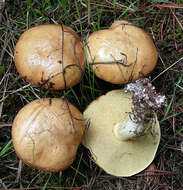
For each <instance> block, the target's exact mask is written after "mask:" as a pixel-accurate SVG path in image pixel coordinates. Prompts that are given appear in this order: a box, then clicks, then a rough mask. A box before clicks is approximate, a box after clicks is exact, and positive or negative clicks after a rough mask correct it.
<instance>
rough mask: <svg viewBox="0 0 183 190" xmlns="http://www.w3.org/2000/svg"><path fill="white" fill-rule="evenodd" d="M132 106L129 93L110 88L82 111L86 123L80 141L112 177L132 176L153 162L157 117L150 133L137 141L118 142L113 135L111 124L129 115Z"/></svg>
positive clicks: (157, 142) (155, 147) (156, 141)
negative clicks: (81, 140)
mask: <svg viewBox="0 0 183 190" xmlns="http://www.w3.org/2000/svg"><path fill="white" fill-rule="evenodd" d="M131 106H132V99H131V95H130V94H126V93H123V92H122V90H113V91H110V92H108V93H107V94H106V95H103V96H101V97H99V98H98V99H97V100H95V101H93V102H92V103H91V104H90V105H89V106H88V107H87V109H86V110H85V111H84V118H85V120H86V121H88V122H89V126H88V129H87V130H86V132H85V136H84V139H83V144H84V146H86V147H87V148H88V149H89V150H90V151H91V154H92V156H93V159H94V160H95V162H96V163H97V164H98V165H99V166H100V167H101V168H103V169H104V170H105V171H106V172H107V173H109V174H112V175H115V176H124V177H125V176H132V175H134V174H136V173H138V172H140V171H142V170H144V169H145V168H146V167H147V166H148V165H149V164H150V163H151V162H152V161H153V159H154V156H155V153H156V151H157V148H158V145H159V141H160V127H159V123H158V121H157V120H156V124H155V125H154V126H153V130H152V131H153V134H151V133H148V134H146V135H145V136H142V137H139V138H137V139H136V140H128V141H121V140H119V139H118V138H117V137H116V136H115V135H114V133H113V128H114V126H115V125H116V124H117V123H119V122H123V121H124V120H126V119H127V117H129V112H130V111H131Z"/></svg>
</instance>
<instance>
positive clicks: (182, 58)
mask: <svg viewBox="0 0 183 190" xmlns="http://www.w3.org/2000/svg"><path fill="white" fill-rule="evenodd" d="M182 60H183V57H181V58H180V59H179V60H177V61H176V62H175V63H173V64H172V65H170V66H169V67H168V68H166V69H165V70H164V71H162V72H161V73H160V74H159V75H158V76H156V77H155V78H154V79H152V82H153V81H155V80H156V79H157V78H158V77H160V76H161V75H162V74H164V73H165V72H166V71H168V70H169V69H170V68H172V67H173V66H175V65H176V64H177V63H178V62H180V61H182Z"/></svg>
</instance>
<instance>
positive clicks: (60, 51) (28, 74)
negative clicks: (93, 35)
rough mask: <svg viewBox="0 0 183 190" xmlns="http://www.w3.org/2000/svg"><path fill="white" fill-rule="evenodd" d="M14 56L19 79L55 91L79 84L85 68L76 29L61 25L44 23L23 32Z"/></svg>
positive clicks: (81, 46) (82, 51)
mask: <svg viewBox="0 0 183 190" xmlns="http://www.w3.org/2000/svg"><path fill="white" fill-rule="evenodd" d="M14 56H15V65H16V68H17V70H18V72H19V74H20V76H21V77H22V78H24V79H26V80H28V81H29V82H31V83H34V84H35V85H42V86H44V87H45V88H51V89H56V90H59V89H65V88H68V87H72V86H74V85H76V84H77V83H79V81H80V80H81V77H82V75H83V72H84V68H85V55H84V49H83V44H82V42H81V40H80V38H79V36H78V35H77V34H76V32H75V31H74V30H73V29H71V28H70V27H68V26H64V25H63V26H61V25H57V24H45V25H40V26H36V27H33V28H31V29H29V30H27V31H25V32H24V33H23V34H22V35H21V37H20V39H19V40H18V42H17V44H16V46H15V52H14Z"/></svg>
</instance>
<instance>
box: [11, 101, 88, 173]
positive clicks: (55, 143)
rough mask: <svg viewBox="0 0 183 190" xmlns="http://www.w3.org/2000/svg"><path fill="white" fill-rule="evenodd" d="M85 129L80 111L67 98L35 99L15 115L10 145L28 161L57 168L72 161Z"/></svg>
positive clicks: (54, 170)
mask: <svg viewBox="0 0 183 190" xmlns="http://www.w3.org/2000/svg"><path fill="white" fill-rule="evenodd" d="M71 115H72V117H71ZM84 130H85V124H84V120H83V116H82V114H81V113H80V111H79V110H78V109H77V108H76V107H74V106H73V105H72V104H70V103H69V102H67V101H66V100H62V99H58V98H53V99H40V100H35V101H33V102H31V103H29V104H27V105H26V106H25V107H23V108H22V109H21V110H20V111H19V113H18V114H17V116H16V117H15V119H14V122H13V127H12V139H13V146H14V149H15V151H16V153H17V155H18V157H19V158H20V159H21V160H22V161H23V162H25V163H26V164H27V165H29V166H31V167H34V168H37V169H40V170H44V171H49V172H56V171H60V170H63V169H65V168H67V167H69V166H70V165H71V164H72V162H73V161H74V159H75V156H76V152H77V148H78V145H79V144H80V142H81V140H82V136H83V133H84Z"/></svg>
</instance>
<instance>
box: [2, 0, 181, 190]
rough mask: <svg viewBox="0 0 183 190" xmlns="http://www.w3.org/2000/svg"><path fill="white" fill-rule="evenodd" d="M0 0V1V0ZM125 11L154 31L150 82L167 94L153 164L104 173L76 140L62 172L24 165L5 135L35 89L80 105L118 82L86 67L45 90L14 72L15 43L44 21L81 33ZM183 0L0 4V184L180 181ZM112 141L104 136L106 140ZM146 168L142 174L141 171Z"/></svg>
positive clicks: (135, 185) (160, 185)
mask: <svg viewBox="0 0 183 190" xmlns="http://www.w3.org/2000/svg"><path fill="white" fill-rule="evenodd" d="M0 2H2V1H0ZM117 19H126V20H128V21H130V22H132V23H134V24H135V25H137V26H139V27H141V28H143V29H144V30H145V31H146V32H148V33H149V35H150V36H151V37H152V38H153V40H154V43H155V45H156V47H157V50H158V53H159V59H158V64H157V66H156V68H155V69H154V71H153V72H152V74H151V79H152V81H153V85H154V86H155V87H156V89H157V91H158V92H162V93H163V94H165V95H166V97H167V99H168V106H167V108H162V109H161V110H160V111H159V112H158V117H159V120H160V124H161V132H162V137H161V143H160V146H159V149H158V153H157V155H156V158H155V160H154V162H153V164H154V165H152V166H151V170H152V172H151V173H150V174H148V173H147V171H143V172H141V173H140V174H137V175H135V176H133V177H130V178H117V177H114V176H111V175H109V174H106V173H105V172H104V171H103V170H102V169H100V168H99V167H98V166H97V165H96V164H95V163H94V162H93V160H92V158H91V157H90V153H89V151H88V150H87V149H85V148H84V147H83V146H82V145H81V146H80V147H79V150H78V154H77V157H76V160H75V161H74V163H73V164H72V166H71V167H69V168H68V169H67V170H65V171H63V172H60V173H45V172H42V171H38V170H36V169H32V168H30V167H28V166H26V165H24V164H23V163H22V162H21V161H20V160H19V159H18V158H17V156H16V154H15V151H14V149H13V146H12V141H11V126H12V122H13V119H14V117H15V115H16V114H17V112H18V111H19V110H20V109H21V108H22V107H23V106H24V105H25V104H27V103H28V102H30V101H32V100H34V99H37V98H38V97H41V98H43V97H62V96H65V97H66V98H67V99H68V100H69V101H70V102H72V103H73V104H74V105H76V106H77V107H78V108H79V109H80V110H81V111H83V110H84V109H85V107H86V106H87V105H88V104H89V103H90V102H91V101H92V100H94V99H96V98H97V97H98V96H100V95H101V94H104V93H105V92H107V91H109V90H112V89H117V88H123V85H112V84H109V83H106V82H103V81H101V80H99V79H98V78H96V77H95V76H94V74H93V73H92V72H91V70H90V69H89V67H87V69H86V72H85V75H84V77H83V80H82V81H81V83H80V84H78V85H76V86H75V87H73V88H70V89H67V90H64V91H52V90H45V89H42V88H39V87H36V86H34V85H32V84H29V83H28V82H26V81H25V80H23V79H21V78H19V76H18V73H17V71H16V69H15V65H14V59H13V58H14V57H13V56H14V46H15V44H16V42H17V40H18V39H19V37H20V35H21V34H22V33H23V31H25V30H26V29H28V28H30V27H33V26H36V25H40V24H45V23H58V24H65V25H68V26H70V27H72V28H73V29H74V30H75V31H76V32H77V33H78V34H79V35H80V36H81V38H82V40H83V41H85V40H86V36H87V35H89V34H90V33H91V32H93V31H96V30H100V29H105V28H108V27H109V26H110V25H111V24H112V23H113V22H114V20H117ZM182 81H183V1H182V0H177V1H174V0H172V1H167V0H152V1H144V0H142V1H140V0H136V1H131V0H128V1H123V3H122V1H117V0H101V1H97V0H90V1H89V0H57V1H54V2H53V1H50V0H40V1H37V0H35V1H32V0H25V1H20V0H14V1H11V0H6V4H5V7H4V8H3V6H0V89H1V90H0V118H1V120H0V189H60V190H61V189H75V190H76V189H77V190H79V189H92V190H104V189H106V190H112V189H115V190H125V189H127V190H129V189H134V190H141V189H152V190H154V189H162V190H168V189H175V190H181V189H183V119H182V118H183V117H182V116H183V82H182ZM109 143H110V142H109ZM147 175H148V177H147Z"/></svg>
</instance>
